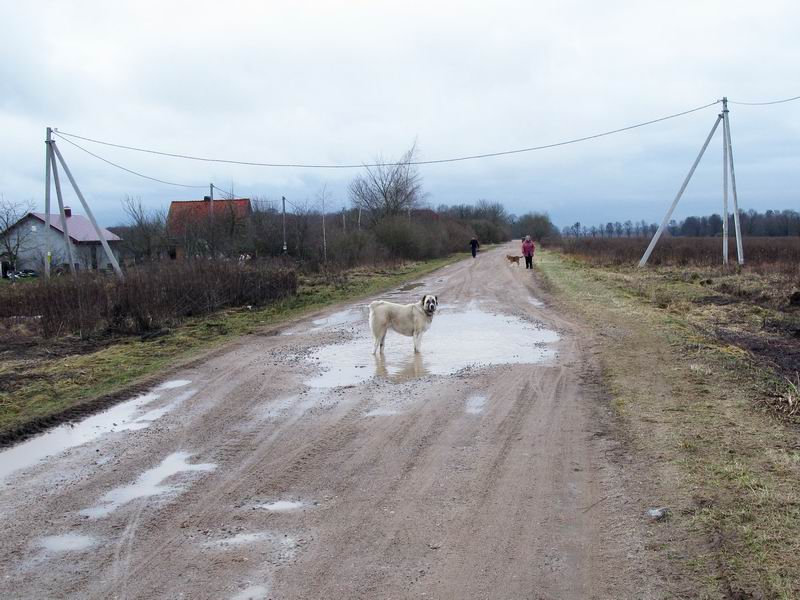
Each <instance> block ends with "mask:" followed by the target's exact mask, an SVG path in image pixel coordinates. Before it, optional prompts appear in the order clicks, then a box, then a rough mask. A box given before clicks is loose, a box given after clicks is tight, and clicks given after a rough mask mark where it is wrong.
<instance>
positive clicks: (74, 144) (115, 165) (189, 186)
mask: <svg viewBox="0 0 800 600" xmlns="http://www.w3.org/2000/svg"><path fill="white" fill-rule="evenodd" d="M53 134H54V135H58V132H56V131H53ZM58 137H60V138H61V139H62V140H64V141H65V142H67V143H68V144H72V145H73V146H75V147H76V148H78V149H79V150H83V151H84V152H86V154H88V155H90V156H94V157H95V158H97V159H99V160H102V161H103V162H104V163H107V164H109V165H111V166H112V167H116V168H118V169H122V170H123V171H126V172H128V173H131V174H132V175H136V176H138V177H143V178H144V179H149V180H150V181H156V182H158V183H163V184H165V185H174V186H177V187H184V188H206V187H208V186H205V185H187V184H185V183H175V182H174V181H164V180H163V179H158V178H157V177H150V175H145V174H144V173H139V172H138V171H133V170H132V169H128V168H127V167H123V166H122V165H118V164H117V163H115V162H111V161H110V160H108V159H106V158H103V157H102V156H98V155H97V154H95V153H94V152H90V151H89V150H87V149H86V148H84V147H83V146H79V145H78V144H76V143H75V142H73V141H72V140H68V139H67V138H65V137H63V136H60V135H59V136H58Z"/></svg>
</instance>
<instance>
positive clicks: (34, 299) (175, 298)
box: [0, 260, 297, 338]
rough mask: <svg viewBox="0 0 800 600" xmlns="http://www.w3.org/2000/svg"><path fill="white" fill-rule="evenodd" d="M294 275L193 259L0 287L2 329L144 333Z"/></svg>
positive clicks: (278, 292)
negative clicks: (121, 273)
mask: <svg viewBox="0 0 800 600" xmlns="http://www.w3.org/2000/svg"><path fill="white" fill-rule="evenodd" d="M296 289H297V274H296V272H295V271H294V270H293V269H292V268H287V267H286V266H284V265H283V264H282V263H279V262H263V261H259V262H252V263H246V264H245V263H238V262H231V261H210V260H198V261H190V262H173V263H161V264H154V265H152V266H150V267H149V268H143V267H137V268H132V269H129V270H128V272H127V275H126V277H125V280H124V281H120V280H118V279H116V278H110V277H109V276H106V275H102V274H98V273H91V272H89V273H81V274H80V275H79V276H77V277H75V278H73V277H67V276H63V277H57V278H53V279H52V280H51V281H50V282H46V281H44V280H41V281H36V282H31V283H27V284H25V285H13V286H4V287H3V288H2V290H0V320H2V322H3V324H4V325H5V328H4V329H5V332H4V333H5V334H11V333H12V332H13V331H14V330H17V331H18V330H19V326H20V324H25V325H26V329H27V330H31V329H33V330H34V332H35V333H38V334H39V335H41V336H43V337H55V336H59V335H65V334H73V335H78V336H79V337H81V338H87V337H91V336H92V335H96V334H98V333H103V332H109V331H112V332H117V333H144V332H149V331H153V330H157V329H160V328H162V327H166V326H171V325H173V324H175V323H177V322H179V321H180V320H181V319H183V318H185V317H188V316H192V315H200V314H207V313H210V312H213V311H215V310H218V309H220V308H223V307H229V306H246V305H253V306H261V305H264V304H266V303H268V302H271V301H274V300H277V299H280V298H284V297H286V296H289V295H291V294H294V293H295V291H296Z"/></svg>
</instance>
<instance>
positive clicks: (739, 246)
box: [722, 98, 744, 265]
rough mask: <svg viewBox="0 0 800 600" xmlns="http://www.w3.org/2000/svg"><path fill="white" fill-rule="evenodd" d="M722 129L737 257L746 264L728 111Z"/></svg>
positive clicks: (725, 113)
mask: <svg viewBox="0 0 800 600" xmlns="http://www.w3.org/2000/svg"><path fill="white" fill-rule="evenodd" d="M727 100H728V99H727V98H725V99H724V100H723V106H724V107H725V108H726V109H727V104H728V102H727ZM722 116H723V123H722V131H723V133H724V135H725V138H726V139H727V140H728V166H729V167H730V169H731V191H732V192H733V225H734V227H735V228H736V258H737V259H738V261H739V264H740V265H743V264H744V248H743V247H742V228H741V226H740V224H739V199H738V197H737V195H736V172H735V171H734V170H733V146H732V145H731V122H730V118H729V117H728V111H727V110H725V111H724V112H723V114H722Z"/></svg>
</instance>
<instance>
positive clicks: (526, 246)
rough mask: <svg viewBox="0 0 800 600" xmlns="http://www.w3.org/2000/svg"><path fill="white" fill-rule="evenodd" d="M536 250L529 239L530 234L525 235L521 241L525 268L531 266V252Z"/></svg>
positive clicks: (530, 267)
mask: <svg viewBox="0 0 800 600" xmlns="http://www.w3.org/2000/svg"><path fill="white" fill-rule="evenodd" d="M535 251H536V246H535V245H534V243H533V240H532V239H531V236H529V235H526V236H525V240H524V241H523V242H522V255H523V256H524V257H525V268H526V269H532V268H533V253H534V252H535Z"/></svg>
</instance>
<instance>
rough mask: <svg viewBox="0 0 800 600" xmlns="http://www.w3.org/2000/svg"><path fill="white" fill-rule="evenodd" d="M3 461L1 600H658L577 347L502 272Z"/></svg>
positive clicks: (246, 362) (195, 381)
mask: <svg viewBox="0 0 800 600" xmlns="http://www.w3.org/2000/svg"><path fill="white" fill-rule="evenodd" d="M419 283H420V285H418V286H406V287H405V288H404V289H401V290H395V291H394V292H392V293H391V294H387V295H384V297H390V298H393V299H396V300H401V299H407V300H405V301H414V300H417V299H418V298H419V297H420V296H421V294H422V293H434V294H438V295H439V300H440V305H441V306H440V308H441V312H440V313H439V314H438V315H437V316H436V317H435V318H434V321H433V325H432V327H431V329H430V330H429V331H428V333H427V334H426V335H425V337H424V338H423V342H422V354H421V355H420V356H414V355H413V352H412V348H411V340H410V338H403V337H401V336H399V335H392V334H390V335H389V337H388V339H387V347H386V355H385V360H376V359H374V358H373V357H372V356H371V355H370V350H371V340H370V339H369V333H368V331H367V325H366V309H365V305H364V304H359V305H358V306H351V307H340V309H339V310H334V311H330V312H328V313H325V314H322V315H315V317H314V318H309V319H307V320H304V321H299V322H296V323H294V324H292V325H291V326H289V327H287V328H285V329H283V330H281V331H278V332H265V334H263V335H253V336H249V337H247V338H244V339H242V340H240V341H239V342H237V343H235V344H233V345H230V346H228V347H226V348H225V349H224V350H223V351H220V352H218V353H216V354H215V355H214V356H212V357H210V358H208V359H207V360H204V361H201V362H200V363H198V364H196V365H195V366H194V367H192V368H190V369H186V370H184V371H181V372H177V373H173V374H172V375H171V376H170V379H169V380H168V381H165V382H164V383H163V384H162V385H160V386H158V387H156V388H154V389H153V390H151V391H150V392H149V393H148V394H145V395H144V396H141V397H137V398H133V399H131V400H130V401H128V402H125V403H123V404H120V405H117V406H116V407H114V408H112V409H111V410H110V411H107V412H106V413H103V414H100V415H96V416H94V417H91V418H90V419H88V420H86V421H84V422H82V423H78V424H75V425H74V426H72V427H70V426H62V427H61V428H58V429H56V430H53V431H52V432H51V433H49V434H46V435H44V436H40V437H38V438H34V439H32V440H29V441H27V442H25V443H23V444H21V445H18V446H16V447H14V448H11V449H10V450H6V451H4V452H3V453H0V532H1V533H0V536H2V538H1V540H0V541H1V542H2V544H0V565H2V569H0V572H1V573H2V576H0V577H1V579H0V597H3V598H37V599H40V598H419V597H430V598H547V599H550V598H553V599H556V598H557V599H562V598H581V599H583V598H604V599H606V598H608V599H610V598H648V597H651V596H652V597H654V596H655V595H656V594H655V593H654V592H653V590H652V589H651V586H652V585H654V584H652V583H651V582H652V581H653V579H652V577H651V575H650V569H649V568H648V565H646V564H645V563H644V559H643V558H642V556H643V554H644V553H643V547H644V542H643V539H644V533H643V530H644V524H643V521H644V519H643V517H642V510H643V508H644V507H639V506H634V505H632V503H631V502H629V497H628V495H627V493H626V488H625V483H624V481H625V473H624V471H622V470H620V468H619V467H618V464H619V463H618V461H617V459H616V458H615V457H617V456H618V455H619V454H620V453H621V452H622V450H621V448H620V446H619V445H618V444H617V442H616V441H615V433H614V428H613V424H612V419H611V417H610V412H609V411H608V409H607V408H606V405H605V400H604V399H603V395H602V393H601V390H600V388H599V387H598V386H597V385H596V384H595V383H594V382H595V379H596V378H595V373H594V370H593V366H592V360H591V352H590V349H589V348H588V347H586V342H585V341H584V340H585V339H586V334H585V332H583V331H582V330H581V327H580V326H579V325H577V324H574V323H570V322H568V321H567V320H565V319H564V318H563V317H562V316H560V315H559V313H558V310H557V307H555V306H552V305H550V304H549V301H548V299H547V297H546V295H545V294H544V293H543V292H542V291H541V290H540V289H539V287H538V286H537V283H536V278H535V275H534V274H533V273H532V272H530V271H526V270H525V269H523V268H518V267H516V266H510V265H508V264H507V261H506V260H505V249H503V248H500V249H498V250H495V251H492V252H489V253H482V254H480V255H479V256H478V258H477V259H474V260H473V259H468V260H465V261H463V262H461V263H457V264H455V265H453V266H450V267H447V268H445V269H443V270H441V271H438V272H436V273H434V274H433V275H431V276H429V277H427V278H426V279H424V280H423V281H421V282H419Z"/></svg>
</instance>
